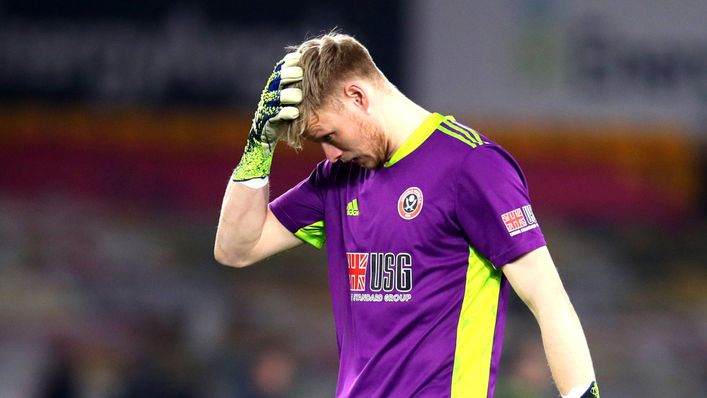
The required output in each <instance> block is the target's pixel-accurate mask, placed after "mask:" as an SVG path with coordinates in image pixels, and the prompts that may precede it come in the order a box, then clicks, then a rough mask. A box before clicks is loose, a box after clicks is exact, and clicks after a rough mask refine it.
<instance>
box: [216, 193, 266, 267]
mask: <svg viewBox="0 0 707 398" xmlns="http://www.w3.org/2000/svg"><path fill="white" fill-rule="evenodd" d="M268 199H269V185H267V184H266V185H265V186H264V187H262V188H255V189H254V188H249V187H247V186H246V185H244V184H243V183H240V182H235V181H230V182H229V183H228V186H227V187H226V193H225V195H224V197H223V204H222V205H221V215H220V217H219V223H218V228H217V230H216V242H215V245H214V256H215V257H216V260H217V261H218V262H220V263H222V264H224V265H231V266H237V267H238V266H243V265H247V264H249V261H248V259H247V254H248V253H249V252H250V251H251V249H252V248H253V247H255V245H256V244H257V243H258V240H259V239H260V237H261V235H262V232H263V226H264V224H265V219H266V216H267V205H268Z"/></svg>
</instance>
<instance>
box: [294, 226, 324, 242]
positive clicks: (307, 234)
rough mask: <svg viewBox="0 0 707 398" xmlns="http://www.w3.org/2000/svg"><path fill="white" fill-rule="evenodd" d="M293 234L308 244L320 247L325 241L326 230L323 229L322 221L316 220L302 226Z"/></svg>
mask: <svg viewBox="0 0 707 398" xmlns="http://www.w3.org/2000/svg"><path fill="white" fill-rule="evenodd" d="M295 236H296V237H298V238H300V239H302V240H303V241H305V242H307V243H309V244H310V245H312V246H314V247H316V248H317V249H321V248H322V246H324V242H326V230H325V229H324V221H323V220H322V221H317V222H315V223H312V224H309V225H307V226H305V227H302V228H300V229H298V230H297V232H295Z"/></svg>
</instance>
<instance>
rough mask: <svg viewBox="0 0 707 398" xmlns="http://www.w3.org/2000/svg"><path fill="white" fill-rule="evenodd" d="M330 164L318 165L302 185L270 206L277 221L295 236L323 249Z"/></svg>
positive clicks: (298, 185)
mask: <svg viewBox="0 0 707 398" xmlns="http://www.w3.org/2000/svg"><path fill="white" fill-rule="evenodd" d="M327 169H328V167H327V163H326V162H322V163H319V165H317V167H316V168H315V169H314V171H313V172H312V174H310V176H309V177H308V178H306V179H304V180H303V181H302V182H300V183H299V184H297V185H296V186H294V187H293V188H291V189H290V190H289V191H287V192H285V193H284V194H282V195H281V196H280V197H278V198H277V199H275V200H273V201H272V202H270V205H269V206H270V210H271V211H272V212H273V214H274V215H275V217H276V218H277V219H278V220H279V221H280V223H282V225H284V226H285V228H287V229H288V230H289V231H290V232H292V233H293V234H294V235H295V236H297V237H298V238H300V239H301V240H303V241H304V242H306V243H309V244H311V245H312V246H314V247H316V248H318V249H321V248H322V246H323V245H324V242H325V241H326V232H325V229H324V197H325V195H326V185H327V184H326V174H327V171H328V170H327Z"/></svg>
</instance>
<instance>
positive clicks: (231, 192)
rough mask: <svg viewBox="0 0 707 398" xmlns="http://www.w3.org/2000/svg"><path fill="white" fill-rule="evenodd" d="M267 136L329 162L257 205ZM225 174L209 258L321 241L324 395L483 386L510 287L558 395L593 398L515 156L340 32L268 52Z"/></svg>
mask: <svg viewBox="0 0 707 398" xmlns="http://www.w3.org/2000/svg"><path fill="white" fill-rule="evenodd" d="M278 139H283V140H285V141H287V142H288V143H289V144H290V145H292V146H295V147H296V146H298V145H300V142H301V140H302V139H306V140H308V141H312V142H315V143H318V144H320V145H321V147H322V149H323V151H324V155H325V157H326V160H324V161H322V162H321V163H320V164H319V165H318V166H317V167H316V168H315V169H314V170H313V171H312V173H311V175H310V176H309V177H308V178H305V179H304V180H303V181H302V182H301V183H300V184H298V185H297V186H295V187H293V188H292V189H290V190H289V191H288V192H286V193H285V194H283V195H282V196H280V197H279V198H277V199H275V200H274V201H272V202H270V200H269V197H268V175H269V173H270V165H271V162H272V156H273V151H274V148H275V143H276V142H277V141H278ZM231 180H232V181H231V182H229V184H228V187H227V188H226V194H225V196H224V199H223V205H222V209H221V216H220V220H219V225H218V231H217V233H216V242H215V248H214V254H215V256H216V259H217V260H218V261H219V262H220V263H222V264H225V265H229V266H234V267H243V266H247V265H250V264H253V263H255V262H258V261H260V260H261V259H264V258H266V257H268V256H271V255H272V254H275V253H278V252H281V251H284V250H287V249H289V248H292V247H295V246H297V245H299V244H302V243H308V244H311V245H313V246H315V247H317V248H321V247H323V246H324V245H326V247H327V256H328V263H329V265H328V266H329V287H330V290H331V298H332V306H333V311H334V319H335V323H336V337H337V342H338V347H339V359H340V363H339V375H338V381H337V387H336V396H337V397H365V398H377V397H385V398H390V397H393V398H394V397H401V398H409V397H433V398H440V397H465V398H466V397H472V398H482V397H493V393H494V388H495V384H496V375H497V372H498V367H499V361H500V357H501V344H502V340H503V331H504V328H505V315H506V307H507V300H508V298H507V294H508V291H509V289H510V288H511V287H512V288H513V290H514V291H515V292H516V293H517V294H518V295H519V296H520V297H521V299H523V301H524V302H525V303H526V304H527V305H528V307H529V308H530V310H531V311H532V313H533V315H534V316H535V318H536V319H537V321H538V325H539V326H540V331H541V334H542V340H543V344H544V347H545V354H546V357H547V360H548V363H549V365H550V369H551V371H552V375H553V379H554V381H555V383H556V384H557V388H558V389H559V391H560V392H561V394H563V395H564V396H566V397H572V398H579V397H584V398H593V397H599V390H598V388H597V384H596V381H595V380H596V378H595V375H594V369H593V365H592V361H591V356H590V353H589V348H588V346H587V342H586V339H585V336H584V332H583V330H582V326H581V324H580V321H579V318H578V316H577V314H576V313H575V311H574V308H573V306H572V304H571V303H570V300H569V298H568V296H567V294H566V292H565V290H564V287H563V285H562V282H561V280H560V277H559V275H558V273H557V270H556V268H555V265H554V263H553V260H552V258H551V257H550V253H549V251H548V249H547V247H546V243H545V238H544V235H543V233H542V231H541V228H540V225H539V222H538V220H537V219H536V218H535V215H534V214H533V210H532V206H531V203H530V197H529V195H528V187H527V182H526V180H525V177H524V175H523V173H522V171H521V169H520V166H519V165H518V164H517V163H516V161H515V160H514V159H513V157H512V156H511V155H510V154H509V153H508V152H506V151H505V150H504V149H503V148H501V147H500V146H499V145H498V144H496V143H494V142H493V141H492V140H491V139H490V138H488V137H486V136H484V135H482V134H480V133H479V132H477V131H475V130H474V129H472V128H470V127H468V126H466V125H464V124H461V123H459V122H457V121H456V120H455V119H454V118H453V117H451V116H444V115H441V114H439V113H433V112H429V111H427V110H426V109H424V108H422V107H420V106H419V105H417V104H416V103H414V102H413V101H411V100H410V99H408V98H407V97H406V96H404V95H403V94H402V93H401V92H400V91H399V90H398V89H397V88H396V87H395V86H394V85H392V84H391V83H390V82H389V81H388V80H387V78H386V77H385V76H384V75H383V73H381V71H380V70H379V69H378V68H377V67H376V65H375V63H374V62H373V60H372V58H371V57H370V54H369V53H368V51H367V49H366V48H365V47H364V46H363V45H361V43H359V42H358V41H357V40H355V39H354V38H352V37H351V36H347V35H343V34H328V35H324V36H322V37H319V38H316V39H312V40H308V41H306V42H304V43H302V44H301V45H300V46H299V47H297V48H296V50H295V51H294V52H293V53H291V54H288V55H287V56H285V57H284V58H283V59H282V60H281V61H280V62H278V63H277V64H276V66H275V69H274V70H273V73H272V74H271V76H270V78H269V79H268V81H267V84H266V86H265V89H264V90H263V93H262V96H261V98H260V103H259V104H258V109H257V111H256V113H255V117H254V118H253V124H252V126H251V129H250V132H249V134H248V142H247V144H246V149H245V152H244V154H243V156H242V158H241V161H240V163H239V164H238V166H237V167H236V169H235V171H234V172H233V176H232V179H231Z"/></svg>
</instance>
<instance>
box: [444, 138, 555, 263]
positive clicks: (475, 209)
mask: <svg viewBox="0 0 707 398" xmlns="http://www.w3.org/2000/svg"><path fill="white" fill-rule="evenodd" d="M456 186H457V192H456V199H455V200H456V212H457V217H458V220H459V223H460V224H461V228H462V229H463V231H464V233H465V234H466V236H467V238H468V240H469V244H470V245H471V246H472V247H474V248H475V249H477V250H478V251H479V252H480V253H481V254H483V255H484V256H485V257H486V258H487V259H488V260H489V261H490V262H491V263H492V264H493V265H494V266H495V267H496V268H500V267H502V266H504V265H506V264H507V263H509V262H511V261H513V260H515V259H516V258H518V257H520V256H522V255H523V254H526V253H528V252H530V251H532V250H534V249H537V248H539V247H542V246H544V245H545V238H544V236H543V234H542V231H541V230H540V227H539V224H538V221H537V220H536V218H535V215H534V214H533V209H532V207H531V203H530V198H529V195H528V187H527V184H526V181H525V176H524V175H523V172H522V171H521V169H520V167H519V166H518V164H517V163H516V161H515V160H514V159H513V158H512V157H511V155H510V154H508V152H506V151H505V150H503V148H501V147H499V146H496V145H493V144H492V145H488V146H483V147H479V148H476V149H474V150H473V151H472V152H471V153H470V154H469V155H468V156H467V157H466V158H465V159H464V161H463V163H462V167H461V171H460V172H459V174H458V180H457V185H456Z"/></svg>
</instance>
